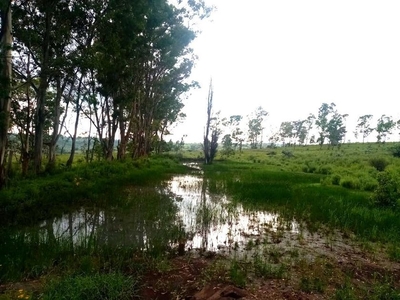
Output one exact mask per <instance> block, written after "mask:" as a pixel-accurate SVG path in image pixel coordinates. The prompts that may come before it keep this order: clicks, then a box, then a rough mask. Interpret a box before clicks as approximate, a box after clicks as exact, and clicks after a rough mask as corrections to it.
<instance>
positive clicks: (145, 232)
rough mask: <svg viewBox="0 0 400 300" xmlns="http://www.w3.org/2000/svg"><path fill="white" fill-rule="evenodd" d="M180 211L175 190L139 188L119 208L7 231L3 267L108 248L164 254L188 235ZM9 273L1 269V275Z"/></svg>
mask: <svg viewBox="0 0 400 300" xmlns="http://www.w3.org/2000/svg"><path fill="white" fill-rule="evenodd" d="M177 212H178V207H177V205H176V203H175V202H174V200H173V199H172V198H171V195H170V191H168V190H166V189H156V188H140V189H137V188H133V189H131V190H130V192H129V194H128V196H127V197H126V199H125V201H124V203H122V204H119V205H118V206H113V207H109V208H106V209H105V208H99V207H96V206H94V207H91V208H81V209H79V210H77V211H71V212H68V213H65V214H64V215H62V216H61V217H52V218H49V219H47V220H45V221H43V222H40V223H37V224H36V225H33V226H30V227H25V228H11V227H8V228H3V229H2V230H1V231H0V235H1V236H0V237H1V241H2V243H3V242H4V245H5V246H4V247H0V248H1V249H0V265H3V266H5V265H10V264H11V263H12V264H15V262H16V261H19V262H18V263H21V264H28V260H31V261H32V264H35V263H37V264H40V263H41V262H40V260H46V261H47V264H48V265H51V264H53V263H54V262H57V261H59V259H62V257H64V256H65V255H69V256H71V255H74V253H76V254H82V253H87V254H90V253H93V251H98V250H101V249H103V248H104V249H106V248H107V249H115V250H117V249H121V248H125V249H130V250H132V251H136V250H145V251H153V252H154V251H155V252H157V253H160V252H162V251H164V250H166V249H167V248H168V247H169V246H170V244H171V241H173V240H174V239H178V238H179V237H180V236H182V231H183V226H182V225H181V224H179V222H178V213H177ZM15 249H18V251H17V252H16V251H15ZM17 256H19V257H17ZM24 257H26V258H24ZM24 261H26V262H24ZM35 261H37V262H35ZM43 265H45V263H43ZM31 267H32V266H30V267H29V268H31ZM18 268H19V269H21V268H20V267H18ZM27 268H28V267H27ZM3 270H4V268H0V275H1V272H2V271H3ZM0 278H1V276H0Z"/></svg>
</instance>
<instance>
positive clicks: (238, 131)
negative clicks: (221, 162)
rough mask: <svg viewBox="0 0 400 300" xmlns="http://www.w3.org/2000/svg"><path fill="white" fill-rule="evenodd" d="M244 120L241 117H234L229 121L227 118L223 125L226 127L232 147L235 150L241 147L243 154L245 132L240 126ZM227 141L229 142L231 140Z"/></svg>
mask: <svg viewBox="0 0 400 300" xmlns="http://www.w3.org/2000/svg"><path fill="white" fill-rule="evenodd" d="M242 120H243V117H242V116H241V115H232V116H230V117H229V119H226V118H225V119H223V120H222V125H223V126H224V127H226V129H227V131H228V134H229V136H230V139H231V142H232V145H233V146H234V148H236V147H237V146H239V151H240V152H242V145H243V142H244V141H245V137H244V132H243V130H242V128H241V126H240V125H241V121H242ZM227 141H229V139H228V140H227Z"/></svg>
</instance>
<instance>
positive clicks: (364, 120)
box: [354, 115, 374, 143]
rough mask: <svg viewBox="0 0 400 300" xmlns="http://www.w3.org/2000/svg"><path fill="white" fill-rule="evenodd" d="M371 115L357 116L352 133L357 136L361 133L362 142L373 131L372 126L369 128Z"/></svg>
mask: <svg viewBox="0 0 400 300" xmlns="http://www.w3.org/2000/svg"><path fill="white" fill-rule="evenodd" d="M372 117H373V116H372V115H363V116H361V117H359V118H358V120H357V125H356V130H355V131H354V135H355V137H356V138H358V134H361V135H362V142H363V143H364V141H365V139H366V138H367V137H368V136H369V135H370V134H371V132H372V131H374V128H371V120H372Z"/></svg>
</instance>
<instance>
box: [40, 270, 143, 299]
mask: <svg viewBox="0 0 400 300" xmlns="http://www.w3.org/2000/svg"><path fill="white" fill-rule="evenodd" d="M136 284H137V283H136V281H135V279H133V278H131V277H125V276H124V275H122V274H118V273H115V274H113V273H111V274H96V275H90V276H70V277H66V278H63V279H61V280H59V281H56V280H53V281H50V283H48V285H47V286H46V288H45V291H44V293H43V299H45V300H47V299H49V300H50V299H71V300H75V299H76V300H80V299H88V300H90V299H93V300H95V299H96V300H97V299H110V300H112V299H115V300H117V299H118V300H119V299H132V297H134V296H137V295H135V293H136V289H137V286H136Z"/></svg>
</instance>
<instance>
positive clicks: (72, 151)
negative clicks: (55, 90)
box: [67, 74, 84, 167]
mask: <svg viewBox="0 0 400 300" xmlns="http://www.w3.org/2000/svg"><path fill="white" fill-rule="evenodd" d="M83 76H84V75H83V74H82V76H81V78H80V80H79V85H78V93H77V95H76V106H75V110H76V118H75V126H74V135H73V136H72V146H71V152H70V155H69V158H68V160H67V167H71V166H72V163H73V162H74V156H75V144H76V136H77V133H78V125H79V116H80V112H81V103H80V97H81V88H82V80H83Z"/></svg>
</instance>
